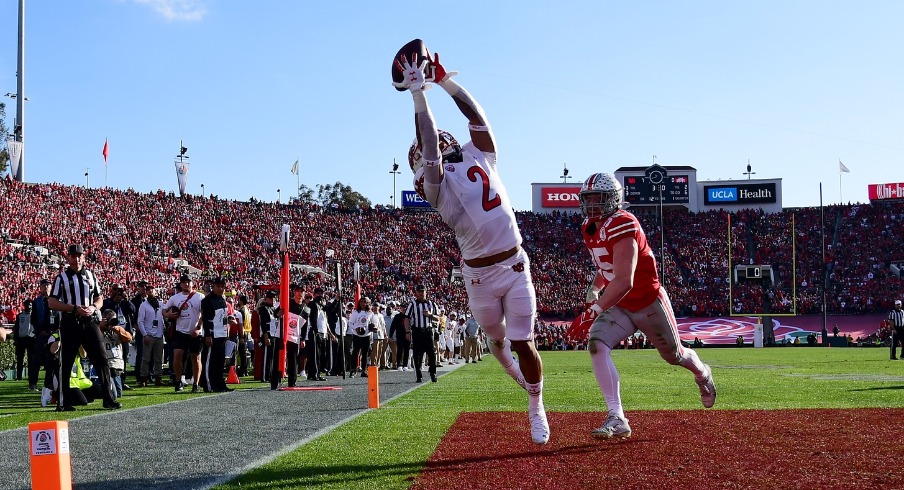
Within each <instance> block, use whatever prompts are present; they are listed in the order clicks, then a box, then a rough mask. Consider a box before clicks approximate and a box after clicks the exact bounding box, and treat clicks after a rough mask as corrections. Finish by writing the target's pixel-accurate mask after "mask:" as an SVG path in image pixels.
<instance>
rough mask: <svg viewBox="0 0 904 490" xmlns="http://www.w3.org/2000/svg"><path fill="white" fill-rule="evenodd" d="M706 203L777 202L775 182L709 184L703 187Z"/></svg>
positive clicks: (704, 201)
mask: <svg viewBox="0 0 904 490" xmlns="http://www.w3.org/2000/svg"><path fill="white" fill-rule="evenodd" d="M703 189H704V192H703V203H704V204H719V203H733V204H764V203H775V202H777V199H776V198H777V196H776V194H777V193H776V190H775V183H774V182H769V183H765V184H738V185H718V186H716V185H707V186H704V187H703Z"/></svg>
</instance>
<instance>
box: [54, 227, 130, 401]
mask: <svg viewBox="0 0 904 490" xmlns="http://www.w3.org/2000/svg"><path fill="white" fill-rule="evenodd" d="M66 252H67V253H66V260H67V262H68V263H69V267H67V268H66V269H64V270H63V271H61V272H60V273H59V274H58V275H57V277H56V279H54V280H53V287H52V288H51V290H50V295H51V297H50V298H49V299H48V300H47V305H48V306H49V307H50V309H51V310H54V311H59V312H62V314H63V318H62V320H61V322H60V342H61V344H62V353H61V357H60V386H69V377H70V374H71V373H72V365H73V363H74V362H75V356H76V354H77V352H78V348H79V346H82V347H84V349H85V352H86V353H87V354H88V359H90V360H91V364H93V365H94V366H96V367H97V369H96V371H97V378H98V381H99V382H100V387H101V393H103V397H104V408H108V409H113V410H115V409H117V408H121V407H122V405H121V404H120V403H119V402H117V401H116V400H115V399H113V390H111V380H110V370H109V369H103V367H105V366H106V365H107V355H106V352H105V351H104V346H103V334H101V331H100V327H99V324H100V307H101V306H102V305H103V303H104V295H103V294H101V292H100V285H99V284H98V283H97V277H95V276H94V273H93V272H91V270H89V269H88V268H86V267H85V248H84V247H83V246H82V245H81V244H74V245H70V246H69V248H68V250H67V251H66ZM64 393H65V390H63V394H61V395H60V397H59V399H58V400H57V410H59V411H72V410H75V406H74V400H71V397H66V396H64Z"/></svg>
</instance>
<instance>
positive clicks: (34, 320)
mask: <svg viewBox="0 0 904 490" xmlns="http://www.w3.org/2000/svg"><path fill="white" fill-rule="evenodd" d="M49 299H50V281H49V280H47V279H41V282H40V283H39V284H38V296H37V297H35V299H34V304H33V305H32V308H33V311H32V313H31V325H32V326H33V327H34V330H35V358H36V360H37V362H38V366H39V367H43V368H44V377H45V381H46V380H48V379H50V378H49V375H50V374H49V371H50V369H49V368H48V363H49V362H50V361H51V360H52V359H51V356H49V355H48V353H47V349H45V348H44V346H46V345H47V342H48V341H49V340H50V335H51V334H53V332H56V331H57V330H59V328H60V312H58V311H53V310H51V309H50V302H49Z"/></svg>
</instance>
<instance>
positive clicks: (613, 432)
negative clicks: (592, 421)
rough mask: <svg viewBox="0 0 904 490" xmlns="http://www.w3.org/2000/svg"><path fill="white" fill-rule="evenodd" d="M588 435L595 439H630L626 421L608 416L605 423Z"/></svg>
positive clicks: (629, 428)
mask: <svg viewBox="0 0 904 490" xmlns="http://www.w3.org/2000/svg"><path fill="white" fill-rule="evenodd" d="M590 435H591V436H593V437H595V438H597V439H612V438H614V437H619V438H626V437H631V426H630V425H628V419H627V418H624V417H619V416H618V415H612V414H610V415H609V416H608V417H606V421H605V422H603V425H601V426H600V428H598V429H594V430H593V431H592V432H590Z"/></svg>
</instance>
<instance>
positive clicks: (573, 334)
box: [565, 302, 601, 341]
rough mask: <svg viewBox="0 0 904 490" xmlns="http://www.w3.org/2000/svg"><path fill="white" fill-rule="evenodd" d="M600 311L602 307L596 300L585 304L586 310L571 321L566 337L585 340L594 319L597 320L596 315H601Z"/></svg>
mask: <svg viewBox="0 0 904 490" xmlns="http://www.w3.org/2000/svg"><path fill="white" fill-rule="evenodd" d="M594 307H595V308H594ZM600 313H601V311H600V307H599V306H598V305H597V304H596V303H595V302H593V303H586V304H585V305H584V312H583V313H581V314H580V315H578V317H577V318H575V319H574V321H572V322H571V326H570V327H568V330H566V331H565V337H566V338H568V339H570V340H575V341H582V340H585V339H586V338H587V334H588V333H589V332H590V326H591V325H593V321H594V320H596V317H598V316H600Z"/></svg>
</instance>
